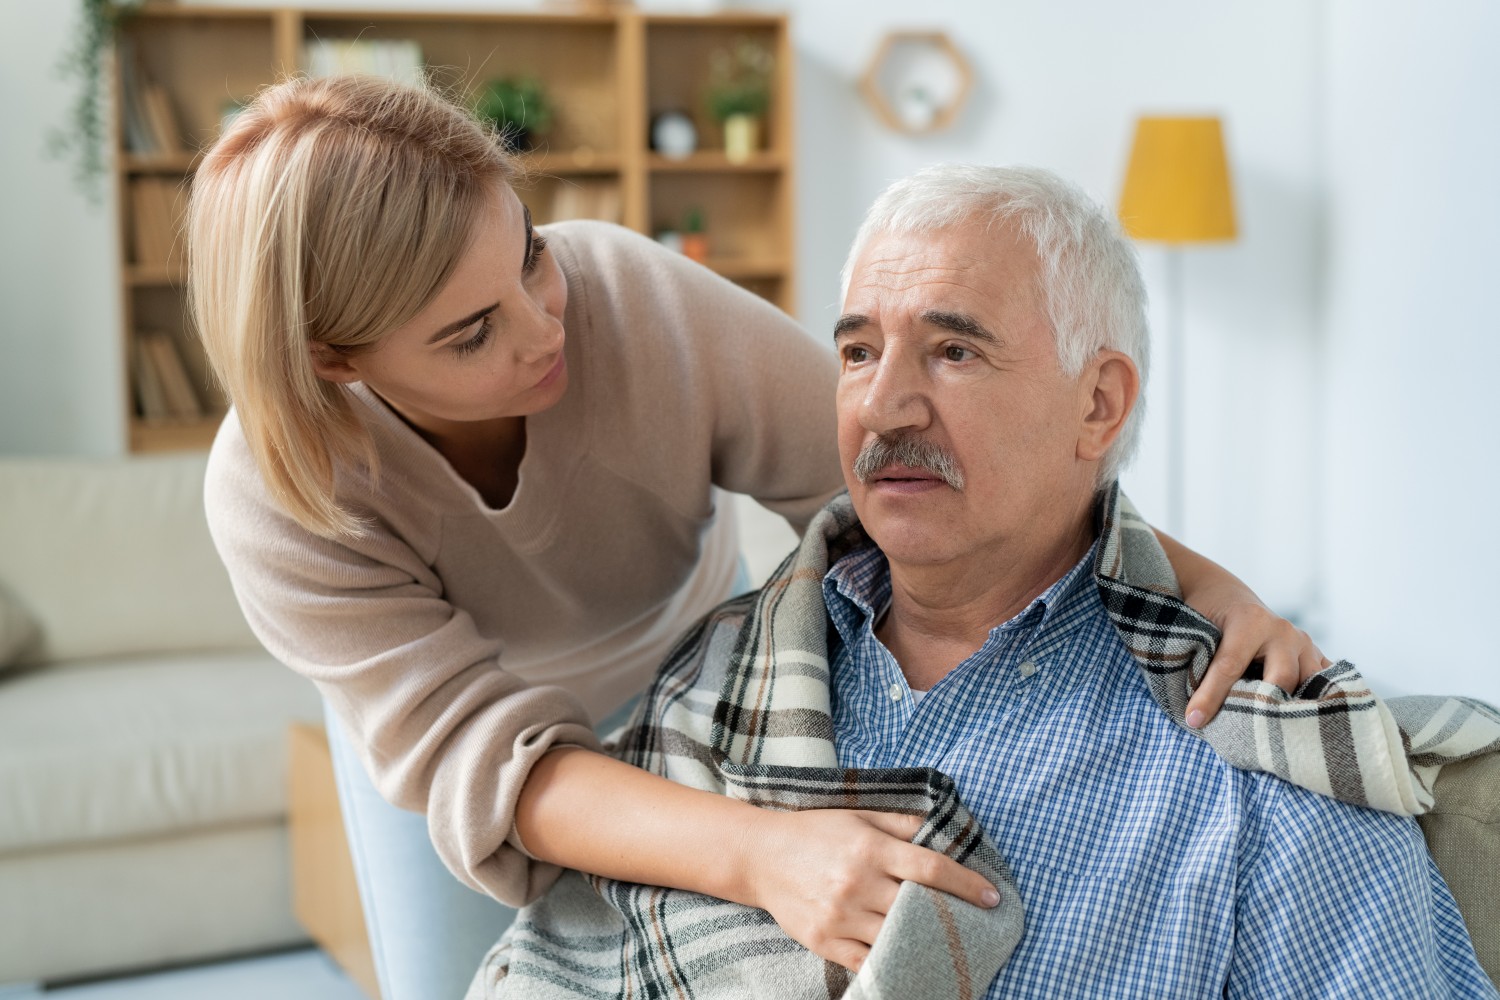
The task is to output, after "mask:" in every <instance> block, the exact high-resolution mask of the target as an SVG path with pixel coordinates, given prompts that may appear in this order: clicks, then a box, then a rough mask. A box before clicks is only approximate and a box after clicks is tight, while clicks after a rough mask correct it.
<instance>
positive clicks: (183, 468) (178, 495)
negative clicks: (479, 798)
mask: <svg viewBox="0 0 1500 1000" xmlns="http://www.w3.org/2000/svg"><path fill="white" fill-rule="evenodd" d="M203 466H204V458H203V456H202V455H196V454H195V455H192V456H182V457H166V458H141V459H129V460H126V459H120V460H107V461H74V460H66V461H63V460H57V461H50V460H18V459H0V983H13V982H26V981H37V980H42V981H48V980H57V979H66V978H74V977H80V976H88V975H95V974H100V973H107V972H117V971H124V970H128V969H138V968H143V967H149V966H156V965H161V964H169V963H174V962H182V961H189V960H195V959H201V958H207V957H211V956H219V955H227V954H235V953H243V952H249V951H256V950H261V949H266V948H272V947H278V946H283V945H288V944H293V943H296V942H300V941H303V940H305V938H306V936H305V934H304V932H303V931H302V930H301V928H300V927H299V926H298V925H297V923H296V921H295V920H294V919H293V916H292V908H291V892H290V885H289V875H288V872H289V866H288V860H287V853H288V852H287V841H286V821H285V817H286V775H285V768H286V734H287V727H288V725H289V724H290V723H291V722H292V721H294V720H298V719H301V720H308V721H313V722H316V721H318V720H319V719H320V709H319V702H318V698H317V695H316V692H315V691H314V690H313V688H312V686H311V685H310V684H309V683H308V682H307V681H305V680H303V679H301V678H299V677H297V676H295V675H294V674H292V673H291V672H290V671H288V670H287V669H285V668H284V667H282V666H280V665H278V664H277V663H276V662H275V661H273V660H272V659H271V658H270V657H269V656H268V655H267V654H266V653H265V652H264V651H263V650H261V649H260V647H259V646H258V644H257V643H256V641H255V639H254V637H253V636H252V635H251V634H250V631H249V628H248V627H247V626H246V625H245V622H244V620H243V618H242V617H241V616H240V612H239V608H238V606H237V605H236V603H235V600H234V595H233V593H232V591H231V590H230V586H229V581H228V579H227V577H226V575H225V573H224V570H223V568H222V566H221V565H220V564H219V560H218V557H217V556H216V554H215V552H214V549H213V546H212V544H211V542H210V541H209V537H208V529H207V527H206V525H205V523H204V518H203V504H202V483H203Z"/></svg>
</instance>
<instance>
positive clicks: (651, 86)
mask: <svg viewBox="0 0 1500 1000" xmlns="http://www.w3.org/2000/svg"><path fill="white" fill-rule="evenodd" d="M783 24H784V22H783V21H782V20H780V19H778V18H774V17H765V16H759V17H757V16H753V15H749V16H727V17H718V16H713V17H672V16H665V17H663V16H651V17H648V18H647V19H646V67H647V68H646V110H647V114H648V116H650V117H654V116H655V115H657V114H659V113H661V112H663V111H680V112H682V113H683V114H685V115H687V116H688V117H689V118H691V119H692V120H693V124H694V126H695V127H696V128H697V130H698V148H699V149H700V150H703V151H704V152H702V153H699V154H695V155H698V156H706V155H710V154H709V152H708V151H711V150H722V149H723V148H724V130H723V128H722V127H721V126H720V125H719V123H718V122H716V121H714V120H713V117H712V116H711V115H710V114H709V113H708V108H707V106H706V104H705V97H704V88H705V85H706V83H707V81H708V80H709V77H710V67H711V65H712V62H713V57H714V53H716V52H719V51H721V50H727V49H729V48H731V47H732V46H733V45H734V43H735V42H736V41H737V40H739V39H741V38H748V39H750V40H752V41H754V42H757V43H759V44H761V45H764V46H765V47H766V48H767V49H769V50H770V52H771V53H772V55H773V56H774V57H775V58H776V60H777V65H776V66H775V67H774V68H773V69H772V72H771V106H770V109H769V110H768V112H767V114H766V117H765V121H764V122H763V125H762V139H761V141H762V143H763V144H765V146H766V147H767V148H768V149H769V150H772V151H775V152H780V151H781V148H782V145H783V143H782V135H783V128H782V126H783V124H784V121H783V120H784V119H786V118H787V116H788V115H790V113H791V105H790V102H789V101H788V100H787V95H786V94H784V93H783V91H784V90H785V88H786V81H788V80H789V79H790V75H789V70H790V67H788V66H785V65H782V63H783V62H784V61H785V60H787V59H788V58H790V49H789V48H788V47H787V46H785V45H783V44H782V43H783V39H782V35H781V32H782V25H783ZM783 159H784V157H783ZM726 162H727V161H726ZM652 166H653V167H654V166H655V159H654V158H653V160H652ZM765 169H769V168H765Z"/></svg>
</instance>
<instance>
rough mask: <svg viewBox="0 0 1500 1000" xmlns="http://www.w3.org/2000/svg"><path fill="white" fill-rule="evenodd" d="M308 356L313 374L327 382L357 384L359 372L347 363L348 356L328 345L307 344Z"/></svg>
mask: <svg viewBox="0 0 1500 1000" xmlns="http://www.w3.org/2000/svg"><path fill="white" fill-rule="evenodd" d="M307 353H308V356H309V357H310V358H311V359H312V366H313V373H314V374H315V375H317V376H318V378H320V379H323V380H324V381H327V382H358V381H359V372H357V371H355V369H354V366H353V365H352V364H350V363H349V356H348V355H347V354H345V353H344V352H343V351H340V350H339V349H338V348H336V347H333V346H332V345H329V344H319V343H311V342H310V343H309V344H308V345H307Z"/></svg>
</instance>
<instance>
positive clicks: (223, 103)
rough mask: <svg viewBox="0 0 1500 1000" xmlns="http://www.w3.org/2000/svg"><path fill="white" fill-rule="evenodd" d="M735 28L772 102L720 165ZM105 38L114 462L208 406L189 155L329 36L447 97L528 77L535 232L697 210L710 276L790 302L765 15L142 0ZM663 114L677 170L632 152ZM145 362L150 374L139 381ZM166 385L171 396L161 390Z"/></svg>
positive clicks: (785, 55) (785, 84)
mask: <svg viewBox="0 0 1500 1000" xmlns="http://www.w3.org/2000/svg"><path fill="white" fill-rule="evenodd" d="M744 37H749V38H752V39H753V40H755V41H757V42H759V43H761V44H763V45H765V46H766V47H767V48H768V49H769V50H770V51H771V53H772V55H773V58H774V60H775V71H774V76H773V80H772V101H771V108H770V110H769V112H768V114H767V116H766V121H765V127H764V129H763V132H764V134H765V137H766V138H765V140H764V147H765V148H764V149H763V150H761V151H759V152H756V153H754V154H753V155H752V156H751V157H750V158H749V159H748V160H745V161H743V162H731V161H730V160H729V158H728V157H727V156H726V155H725V154H724V153H723V152H722V149H723V135H722V132H721V130H720V128H719V126H718V124H717V123H715V122H714V121H712V120H711V119H709V117H708V115H707V113H706V111H705V110H704V107H705V105H704V101H703V90H704V87H705V85H706V83H707V80H708V73H709V67H710V65H711V63H712V61H713V58H714V56H715V53H716V52H717V51H718V50H721V49H727V48H728V47H729V46H731V45H732V44H734V43H735V42H736V41H738V40H739V39H741V38H744ZM119 39H120V43H121V44H120V45H119V46H117V56H118V58H117V59H116V67H115V72H114V80H113V83H114V86H113V91H114V94H115V102H114V125H115V149H116V156H115V170H114V176H115V185H116V195H117V197H116V199H115V201H116V204H117V206H118V212H119V219H120V226H119V227H118V228H119V233H120V237H119V239H120V242H119V249H118V254H119V263H120V273H121V280H120V294H121V300H122V303H123V330H122V333H121V338H120V344H121V350H122V352H123V354H124V356H125V358H126V360H127V365H126V370H127V372H128V373H129V374H128V376H127V377H128V378H129V380H130V384H129V385H128V386H127V389H128V392H127V398H128V399H129V400H130V404H129V405H130V412H129V414H128V428H129V444H130V449H131V450H132V451H162V450H172V449H181V448H203V447H207V445H208V444H209V443H210V442H211V441H212V438H213V434H214V432H215V430H216V428H217V427H218V424H219V422H220V421H221V420H222V418H223V414H224V412H225V409H226V402H225V400H224V399H223V398H222V397H221V395H220V394H219V390H218V389H217V388H216V387H215V386H214V385H213V383H212V380H211V379H210V378H209V375H208V372H207V367H206V363H205V361H204V358H203V355H202V350H201V348H200V347H199V345H198V339H197V335H196V333H195V332H194V331H193V329H192V326H191V319H190V317H189V315H188V309H187V304H186V299H185V291H186V274H185V271H184V263H183V260H182V256H183V254H182V239H181V232H180V216H181V211H182V205H183V202H184V195H185V194H186V191H187V187H188V185H189V184H190V183H191V180H192V177H193V173H194V171H195V170H196V169H197V167H198V164H199V161H200V159H201V156H202V150H204V149H206V148H207V147H208V146H209V145H210V144H211V143H212V141H213V138H214V136H215V135H216V134H217V133H218V130H219V129H220V128H221V127H222V122H223V121H224V119H225V117H226V116H227V115H229V114H231V113H233V111H234V110H235V107H236V105H237V104H238V103H240V102H243V101H245V100H246V99H248V98H249V97H250V96H252V95H253V94H254V93H255V92H256V91H258V90H259V89H260V88H261V87H263V86H265V85H266V84H269V83H271V82H273V81H275V80H277V79H279V78H281V77H283V76H285V75H286V74H287V73H289V72H298V71H308V70H309V60H310V59H311V58H313V56H314V55H317V54H318V50H319V48H320V47H322V46H325V45H326V44H328V43H331V44H332V46H333V47H334V48H336V49H338V50H339V51H340V52H343V53H347V52H348V51H349V50H350V49H352V50H353V51H354V52H355V53H356V54H362V55H363V56H364V57H368V54H369V53H370V52H373V51H377V50H378V51H380V52H382V53H386V54H389V53H392V52H399V53H401V54H403V55H404V56H406V57H408V59H409V60H410V61H409V62H408V63H407V64H406V65H407V66H409V67H410V70H411V71H413V72H417V71H420V72H422V73H424V74H425V75H426V76H427V77H428V78H429V79H431V80H432V81H433V82H434V83H435V84H436V85H438V86H439V87H441V88H442V89H444V90H445V91H447V92H449V93H452V94H454V95H457V96H458V97H460V98H461V99H466V100H469V99H472V98H473V97H474V95H476V94H477V93H478V92H479V90H480V89H481V88H483V87H484V86H485V85H486V84H487V83H488V82H489V81H490V80H492V79H495V78H498V77H504V76H534V77H536V78H537V79H539V80H540V81H541V82H542V84H543V86H544V87H545V88H546V91H547V94H548V96H549V98H550V100H551V102H552V104H553V106H554V110H555V115H554V121H553V127H552V129H551V130H550V131H549V132H548V133H547V134H546V135H545V136H544V137H543V141H542V143H541V146H540V148H539V149H537V150H536V151H535V152H530V153H525V154H522V156H521V157H520V159H521V165H522V166H523V168H524V170H525V175H524V177H523V179H522V181H521V182H520V183H519V184H518V192H519V193H520V195H521V197H522V198H523V199H525V200H526V202H527V204H528V205H529V206H530V208H531V211H532V215H533V217H534V218H535V219H536V220H537V221H538V222H539V223H545V222H549V221H556V220H558V219H564V218H604V219H610V220H613V221H617V222H620V223H622V224H624V225H626V226H629V227H630V228H632V229H635V230H637V231H638V232H642V233H646V234H648V235H652V234H656V233H659V232H662V231H663V230H672V229H677V228H680V227H681V226H682V224H683V221H684V219H685V218H687V217H690V216H691V217H694V218H702V219H704V220H705V222H706V233H705V235H706V237H707V239H708V242H709V252H710V257H709V258H708V261H707V265H708V266H709V267H710V268H712V269H713V270H715V271H716V272H718V273H719V274H721V275H724V276H725V277H727V278H729V279H730V280H732V281H735V282H737V283H739V284H741V285H742V286H744V287H745V288H748V289H750V290H751V291H753V292H755V293H756V294H759V295H762V296H764V297H766V298H768V299H770V300H771V301H772V302H774V303H775V304H777V305H778V306H780V307H781V308H782V309H785V310H787V311H791V310H792V308H793V303H794V301H795V299H794V280H793V275H794V273H795V260H794V257H793V253H794V247H793V244H794V239H793V229H792V207H793V206H792V191H793V189H794V187H795V184H794V179H793V176H792V170H793V164H794V162H795V156H794V148H793V141H794V136H793V133H792V129H791V121H792V113H791V111H792V78H791V73H790V68H791V65H792V51H791V43H790V34H789V31H788V25H787V20H786V18H785V17H784V16H782V15H776V14H765V13H755V12H733V13H724V14H709V15H695V14H682V15H676V14H668V15H662V14H647V13H643V12H640V11H638V10H636V9H634V8H632V7H629V6H624V5H621V6H618V7H616V8H615V9H614V10H612V11H596V12H589V13H570V12H566V11H546V10H543V11H496V10H490V11H481V10H474V11H455V12H446V13H445V12H438V11H431V10H400V9H389V10H388V9H373V8H372V9H347V10H324V9H317V8H313V7H307V8H303V7H280V6H278V7H270V6H268V7H250V6H244V7H241V6H195V5H192V4H190V3H175V2H165V0H160V2H159V0H146V2H145V3H143V4H142V5H141V6H140V7H138V8H137V9H136V10H135V11H134V12H133V13H132V15H131V16H130V17H129V18H126V19H124V20H123V21H122V22H121V26H120V33H119ZM381 58H382V59H385V58H386V55H382V56H381ZM665 110H677V111H684V112H685V113H687V114H688V115H690V117H692V118H693V120H694V124H695V126H696V128H697V133H698V136H699V149H698V151H697V152H695V153H693V154H692V155H691V156H689V157H687V158H685V159H682V160H671V159H667V158H666V157H662V156H659V155H657V154H655V153H654V152H652V150H651V149H650V146H649V131H650V122H651V120H652V117H653V115H654V114H656V113H657V112H660V111H665ZM173 358H175V359H176V360H175V361H173V360H172V359H173ZM163 364H165V365H166V366H167V368H168V369H169V370H168V371H166V372H165V376H163V373H162V372H161V371H158V370H155V368H157V367H159V366H160V365H163ZM148 368H152V371H150V372H147V369H148ZM153 381H154V382H155V383H156V384H155V385H148V384H147V383H151V382H153ZM168 383H170V387H171V388H172V389H173V390H174V392H173V393H171V394H170V395H172V396H173V399H172V400H167V399H165V396H164V392H163V390H164V389H165V388H166V387H167V384H168ZM184 386H186V390H185V389H184ZM148 389H149V390H150V392H149V393H148V391H147V390H148ZM184 392H186V393H187V395H184ZM148 395H149V396H150V399H149V400H148V399H147V396H148ZM148 402H149V404H150V405H149V406H148V405H147V404H148ZM169 402H170V403H173V404H174V405H173V406H167V405H166V404H167V403H169Z"/></svg>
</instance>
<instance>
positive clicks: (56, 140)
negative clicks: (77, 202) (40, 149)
mask: <svg viewBox="0 0 1500 1000" xmlns="http://www.w3.org/2000/svg"><path fill="white" fill-rule="evenodd" d="M140 2H141V0H82V3H81V7H82V10H81V13H82V18H81V21H82V23H81V24H80V25H79V26H78V29H77V33H76V34H75V35H74V36H73V39H72V42H71V44H70V45H69V46H68V47H67V48H66V49H65V50H63V55H62V58H61V59H60V60H59V61H58V65H57V72H58V75H59V76H60V77H62V78H63V79H65V80H66V79H72V80H74V81H75V86H77V88H78V92H77V95H76V96H75V97H74V98H73V105H72V107H71V109H70V110H69V113H68V116H67V118H66V119H64V124H62V125H59V126H58V127H57V128H54V129H53V130H52V132H51V133H50V134H49V135H48V137H47V147H48V151H49V152H50V153H51V154H52V155H53V156H55V157H57V158H59V159H68V158H71V159H73V160H74V164H73V175H74V178H75V179H76V180H77V181H78V185H79V187H80V188H81V189H82V190H83V192H84V194H86V195H87V196H88V197H89V200H90V201H93V202H96V203H97V202H98V201H99V196H100V193H101V185H100V181H101V180H103V178H104V173H105V169H106V167H107V166H108V164H107V163H106V158H105V137H106V136H107V134H108V131H109V129H108V122H107V120H106V114H105V97H104V53H105V51H106V50H107V49H109V48H110V46H111V45H113V44H114V39H115V34H116V32H117V31H118V30H119V27H120V24H121V22H123V21H124V20H125V19H126V18H128V17H129V16H130V15H131V14H132V13H133V12H134V10H135V8H136V7H138V6H140Z"/></svg>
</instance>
